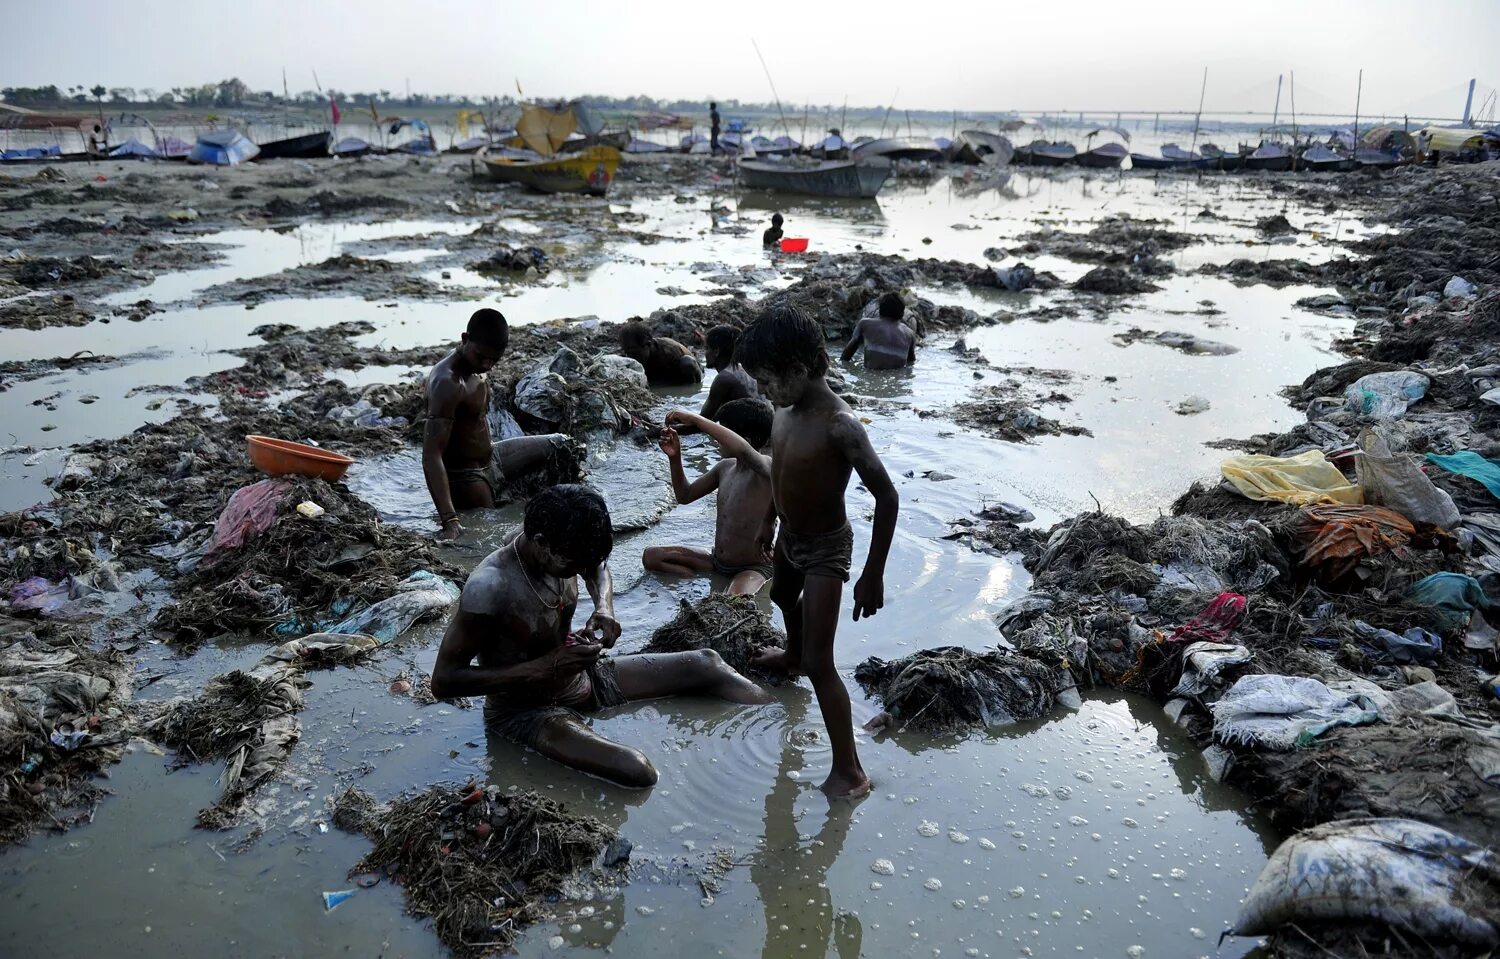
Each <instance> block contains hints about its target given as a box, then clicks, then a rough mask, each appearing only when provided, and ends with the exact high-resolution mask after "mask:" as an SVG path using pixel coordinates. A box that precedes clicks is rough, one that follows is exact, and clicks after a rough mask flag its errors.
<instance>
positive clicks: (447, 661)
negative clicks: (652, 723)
mask: <svg viewBox="0 0 1500 959" xmlns="http://www.w3.org/2000/svg"><path fill="white" fill-rule="evenodd" d="M613 544H614V539H613V534H612V533H611V531H610V520H609V509H608V508H607V507H606V506H605V505H604V499H603V497H601V496H600V495H599V494H598V493H596V492H595V491H594V490H592V489H590V488H589V487H587V486H580V485H574V484H564V485H561V486H553V487H549V488H548V489H545V490H543V491H542V492H540V493H538V494H537V495H536V496H533V497H532V498H531V500H530V501H529V502H528V503H527V504H526V518H525V521H524V523H523V525H522V528H521V530H520V531H518V532H517V533H516V534H515V535H514V536H513V537H512V538H511V539H510V541H509V542H507V543H506V544H505V545H504V546H502V547H500V548H499V549H498V550H496V551H495V552H493V553H491V554H490V555H489V556H488V557H486V558H485V560H484V561H483V562H481V563H480V564H479V565H478V566H477V567H476V568H475V569H474V572H473V573H471V574H470V575H469V579H468V581H467V582H466V583H464V589H463V595H462V597H461V598H460V599H459V604H458V611H457V612H456V613H454V615H453V619H452V620H451V621H450V622H449V623H448V630H447V632H446V633H444V635H443V643H442V646H441V647H440V648H439V649H438V655H437V663H436V664H435V665H434V666H433V670H432V694H433V695H434V696H437V697H438V698H440V699H451V698H453V697H456V696H485V697H487V699H486V702H485V707H484V719H485V727H486V728H487V729H488V730H489V731H490V732H492V733H494V734H495V735H497V736H501V737H504V738H506V739H510V740H512V741H514V742H517V743H520V744H521V745H523V746H529V747H531V748H532V749H535V750H536V751H537V752H539V753H541V754H542V755H543V756H546V757H548V758H549V759H554V760H556V761H558V762H560V763H563V764H564V765H567V766H571V767H573V768H574V769H578V770H581V771H583V772H585V773H589V774H591V775H595V776H601V777H603V778H605V779H608V780H609V781H611V782H614V783H618V784H619V785H622V786H628V787H631V788H638V789H644V788H647V787H649V786H652V785H655V783H656V779H657V773H656V768H655V767H654V766H652V765H651V760H649V759H647V758H646V757H645V755H643V754H642V753H641V752H640V751H639V750H636V749H632V748H630V747H628V746H623V745H621V744H619V743H616V742H612V741H610V740H608V739H605V738H604V737H603V736H600V735H599V734H598V733H596V732H594V731H593V730H592V729H590V728H589V726H588V724H587V722H586V721H585V719H584V718H583V715H582V714H583V713H585V712H594V711H597V710H600V709H605V708H607V707H610V706H618V705H620V704H621V703H625V702H629V701H631V700H636V699H654V698H656V697H659V696H671V695H698V696H717V697H719V698H720V699H724V700H728V701H729V702H732V703H743V704H754V703H764V702H769V701H770V696H768V695H767V694H766V692H765V691H764V690H762V689H761V688H760V687H759V686H757V685H755V684H754V683H752V682H750V681H749V680H748V679H746V678H745V677H743V676H741V675H740V674H739V673H737V672H735V671H734V670H733V669H731V668H730V667H729V666H728V665H726V664H725V663H724V661H723V660H722V659H720V658H719V654H718V653H715V652H713V651H712V650H699V651H696V652H686V653H653V654H638V655H634V656H619V657H605V656H604V655H603V652H604V650H606V649H609V648H611V647H613V646H614V644H615V640H617V639H618V638H619V637H620V624H619V623H618V622H617V621H616V620H615V614H614V590H613V584H612V583H611V581H610V576H609V570H608V569H607V568H606V567H605V565H604V561H605V560H606V559H607V558H608V557H609V553H610V549H611V548H612V546H613ZM579 576H583V577H584V584H585V585H586V586H587V587H588V592H589V596H590V597H591V598H592V599H593V601H594V612H593V614H592V615H590V616H589V618H588V621H587V622H586V623H585V624H584V627H583V629H582V630H580V631H578V632H577V633H574V632H572V624H573V612H574V610H575V609H576V608H577V606H578V580H577V577H579ZM476 659H477V660H478V663H477V664H476V663H475V660H476Z"/></svg>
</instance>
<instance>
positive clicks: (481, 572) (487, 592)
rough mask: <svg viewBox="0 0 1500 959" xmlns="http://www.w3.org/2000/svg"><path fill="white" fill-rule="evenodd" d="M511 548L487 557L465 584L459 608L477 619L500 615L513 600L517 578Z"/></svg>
mask: <svg viewBox="0 0 1500 959" xmlns="http://www.w3.org/2000/svg"><path fill="white" fill-rule="evenodd" d="M510 556H511V553H510V549H509V547H501V548H500V549H497V550H495V552H493V553H491V554H490V555H488V556H486V557H485V558H484V560H483V561H482V562H480V564H479V565H478V566H476V567H474V571H473V572H472V573H470V574H469V578H468V580H467V581H466V582H465V583H464V588H463V593H462V595H461V596H460V597H459V600H458V608H459V609H460V610H462V611H463V612H465V613H469V614H471V615H475V616H498V615H499V614H500V613H501V612H502V611H503V610H504V609H505V608H506V607H507V606H509V605H510V601H511V598H512V597H511V590H512V588H513V585H514V580H515V577H514V576H512V575H511V573H512V570H511V569H510V562H509V559H510Z"/></svg>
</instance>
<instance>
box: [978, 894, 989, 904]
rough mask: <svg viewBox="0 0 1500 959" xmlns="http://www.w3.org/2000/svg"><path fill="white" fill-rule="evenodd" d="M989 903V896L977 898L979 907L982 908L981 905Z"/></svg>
mask: <svg viewBox="0 0 1500 959" xmlns="http://www.w3.org/2000/svg"><path fill="white" fill-rule="evenodd" d="M989 901H990V897H989V896H980V897H979V904H980V905H981V906H982V905H985V904H986V903H988V902H989Z"/></svg>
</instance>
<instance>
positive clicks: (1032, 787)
mask: <svg viewBox="0 0 1500 959" xmlns="http://www.w3.org/2000/svg"><path fill="white" fill-rule="evenodd" d="M1021 792H1023V793H1025V794H1026V795H1028V796H1030V797H1031V798H1032V799H1046V798H1047V797H1048V796H1050V795H1052V790H1050V789H1048V788H1047V787H1046V786H1039V785H1037V784H1036V783H1026V784H1025V785H1024V786H1022V787H1021Z"/></svg>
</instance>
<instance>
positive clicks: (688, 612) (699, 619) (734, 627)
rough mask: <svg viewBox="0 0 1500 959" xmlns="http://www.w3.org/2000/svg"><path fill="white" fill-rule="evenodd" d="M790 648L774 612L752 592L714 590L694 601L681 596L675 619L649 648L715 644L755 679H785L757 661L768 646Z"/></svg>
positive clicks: (730, 661) (772, 682)
mask: <svg viewBox="0 0 1500 959" xmlns="http://www.w3.org/2000/svg"><path fill="white" fill-rule="evenodd" d="M785 647H786V634H784V633H783V632H782V631H781V630H779V629H777V628H776V627H775V626H772V625H771V617H770V616H769V615H767V614H766V612H765V610H764V609H762V608H761V607H760V605H759V604H757V603H756V602H755V600H754V599H752V598H751V597H749V596H730V595H728V594H726V593H711V594H709V595H708V596H705V597H703V598H702V599H700V600H698V602H696V603H689V602H688V601H687V600H682V601H681V602H680V604H679V606H678V608H677V615H676V616H674V617H673V618H672V621H671V622H669V623H667V624H666V625H664V626H661V627H659V628H658V629H657V630H656V632H654V633H652V634H651V640H650V642H648V643H646V645H645V646H644V647H642V649H641V651H642V652H645V653H681V652H687V651H689V650H695V649H711V650H713V651H714V652H716V653H718V654H719V656H720V657H722V658H723V660H724V662H726V663H728V664H729V665H730V666H731V667H733V668H734V670H735V671H736V672H738V673H740V674H741V675H744V676H748V677H750V678H751V679H753V680H755V681H756V682H761V683H766V684H768V685H777V684H780V683H784V682H787V676H786V674H784V673H780V672H775V671H770V670H765V669H761V668H759V667H757V666H756V665H755V658H756V657H757V656H759V655H760V654H761V652H762V651H764V650H766V649H767V648H770V649H783V648H785Z"/></svg>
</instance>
